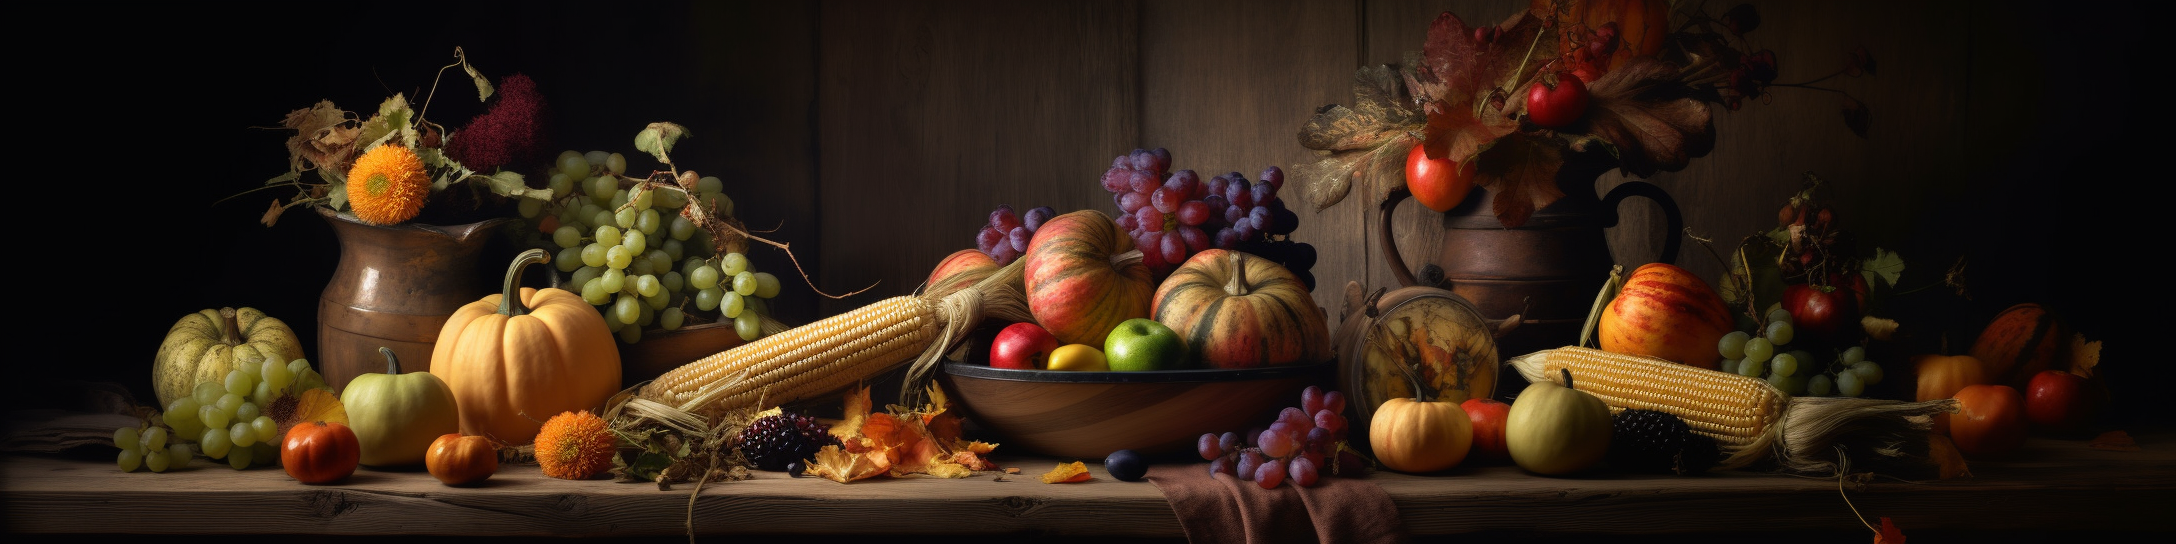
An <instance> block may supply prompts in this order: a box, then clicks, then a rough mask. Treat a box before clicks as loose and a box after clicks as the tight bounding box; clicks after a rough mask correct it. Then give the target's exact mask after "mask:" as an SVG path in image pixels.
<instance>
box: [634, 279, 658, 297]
mask: <svg viewBox="0 0 2176 544" xmlns="http://www.w3.org/2000/svg"><path fill="white" fill-rule="evenodd" d="M664 289H665V284H663V283H659V282H658V281H657V276H655V275H651V274H643V275H640V276H635V294H638V295H642V296H645V297H650V296H657V293H658V292H659V291H662V290H664Z"/></svg>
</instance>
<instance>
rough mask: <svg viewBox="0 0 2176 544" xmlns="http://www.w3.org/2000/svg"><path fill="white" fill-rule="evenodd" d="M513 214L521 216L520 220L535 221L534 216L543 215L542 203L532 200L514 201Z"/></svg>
mask: <svg viewBox="0 0 2176 544" xmlns="http://www.w3.org/2000/svg"><path fill="white" fill-rule="evenodd" d="M514 213H518V214H521V216H522V218H525V219H536V216H538V215H542V214H543V213H544V201H542V200H537V199H534V198H524V199H521V200H518V201H515V202H514Z"/></svg>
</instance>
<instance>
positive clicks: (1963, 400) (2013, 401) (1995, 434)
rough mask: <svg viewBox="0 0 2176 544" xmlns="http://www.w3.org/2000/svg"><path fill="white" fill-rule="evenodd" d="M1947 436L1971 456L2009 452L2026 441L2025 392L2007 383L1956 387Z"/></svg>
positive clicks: (1959, 448) (1958, 449)
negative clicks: (1954, 407)
mask: <svg viewBox="0 0 2176 544" xmlns="http://www.w3.org/2000/svg"><path fill="white" fill-rule="evenodd" d="M1956 398H1957V413H1956V414H1952V415H1951V416H1950V418H1949V438H1950V440H1952V441H1954V442H1956V443H1957V451H1961V452H1964V454H1965V455H1971V456H1994V455H2001V454H2004V453H2008V452H2009V451H2010V450H2015V449H2017V447H2018V446H2020V445H2023V444H2024V443H2025V395H2023V394H2020V393H2018V392H2017V389H2016V388H2013V387H2010V386H2007V385H1992V384H1979V385H1967V386H1965V387H1964V389H1959V390H1957V397H1956Z"/></svg>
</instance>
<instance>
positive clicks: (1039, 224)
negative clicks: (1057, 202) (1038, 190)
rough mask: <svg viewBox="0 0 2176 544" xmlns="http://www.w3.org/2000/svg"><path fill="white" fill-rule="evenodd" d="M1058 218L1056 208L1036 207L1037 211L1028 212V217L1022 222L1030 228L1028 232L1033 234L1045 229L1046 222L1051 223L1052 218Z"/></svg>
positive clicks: (1023, 218)
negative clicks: (1037, 230)
mask: <svg viewBox="0 0 2176 544" xmlns="http://www.w3.org/2000/svg"><path fill="white" fill-rule="evenodd" d="M1057 216H1058V210H1057V209H1055V208H1051V207H1049V206H1036V207H1035V209H1032V210H1028V214H1027V216H1025V217H1022V218H1021V221H1022V222H1023V223H1022V224H1024V225H1026V226H1027V227H1028V232H1031V233H1032V232H1035V229H1039V228H1043V222H1044V221H1049V220H1050V218H1052V217H1057Z"/></svg>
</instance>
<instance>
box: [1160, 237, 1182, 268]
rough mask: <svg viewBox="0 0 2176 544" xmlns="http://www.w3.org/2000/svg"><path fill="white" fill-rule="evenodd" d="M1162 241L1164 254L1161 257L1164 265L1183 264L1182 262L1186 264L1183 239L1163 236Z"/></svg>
mask: <svg viewBox="0 0 2176 544" xmlns="http://www.w3.org/2000/svg"><path fill="white" fill-rule="evenodd" d="M1162 241H1163V252H1164V253H1163V256H1164V263H1166V264H1179V263H1184V262H1186V240H1185V239H1183V238H1180V237H1178V236H1171V235H1166V236H1164V239H1163V240H1162Z"/></svg>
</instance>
